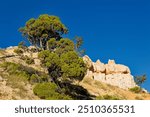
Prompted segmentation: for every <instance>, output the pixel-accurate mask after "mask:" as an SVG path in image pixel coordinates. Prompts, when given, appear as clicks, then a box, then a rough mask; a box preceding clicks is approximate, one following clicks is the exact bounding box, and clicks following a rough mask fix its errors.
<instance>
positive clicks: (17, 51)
mask: <svg viewBox="0 0 150 117" xmlns="http://www.w3.org/2000/svg"><path fill="white" fill-rule="evenodd" d="M14 52H15V53H16V54H18V55H21V54H23V50H22V49H21V48H17V49H14Z"/></svg>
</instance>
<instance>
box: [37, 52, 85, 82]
mask: <svg viewBox="0 0 150 117" xmlns="http://www.w3.org/2000/svg"><path fill="white" fill-rule="evenodd" d="M39 58H41V61H42V63H43V64H44V65H45V66H46V67H47V68H48V70H49V73H50V75H51V76H52V77H56V78H57V77H60V76H62V77H63V79H66V78H69V79H76V80H82V79H83V77H84V75H85V72H86V67H85V64H84V62H83V60H82V58H80V57H78V54H77V53H76V52H75V51H69V52H66V53H62V55H61V56H58V54H56V53H53V52H50V51H48V50H45V51H42V52H40V53H39ZM54 74H57V76H56V75H54Z"/></svg>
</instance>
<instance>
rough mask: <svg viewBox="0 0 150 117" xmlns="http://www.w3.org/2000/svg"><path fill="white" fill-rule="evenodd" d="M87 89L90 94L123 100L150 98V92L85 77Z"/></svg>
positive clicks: (83, 82)
mask: <svg viewBox="0 0 150 117" xmlns="http://www.w3.org/2000/svg"><path fill="white" fill-rule="evenodd" d="M80 85H81V86H83V87H84V88H85V89H87V90H88V91H89V93H90V94H92V95H95V96H97V97H99V98H100V99H103V96H104V97H105V95H108V96H107V97H110V98H114V99H117V98H118V99H121V100H141V99H143V100H150V94H143V93H138V94H136V93H134V92H131V91H128V90H124V89H121V88H119V87H116V86H112V85H109V84H105V83H102V82H100V81H94V80H93V79H91V78H85V79H84V80H83V81H82V82H81V83H80Z"/></svg>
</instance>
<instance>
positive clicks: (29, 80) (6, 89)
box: [0, 46, 150, 100]
mask: <svg viewBox="0 0 150 117" xmlns="http://www.w3.org/2000/svg"><path fill="white" fill-rule="evenodd" d="M17 50H18V47H17V46H16V47H9V48H6V49H1V50H0V99H4V100H7V99H12V100H14V99H17V100H20V99H26V100H29V99H30V100H38V99H40V98H41V99H43V98H42V97H38V96H37V94H36V93H35V92H34V91H33V89H34V87H35V86H36V84H37V83H35V82H37V81H38V82H39V79H38V78H41V79H42V81H40V82H43V81H44V80H47V78H48V77H49V76H48V71H47V69H46V68H44V67H43V66H42V64H41V62H40V60H39V58H38V52H37V51H36V50H35V47H33V46H30V47H28V49H27V50H26V51H22V52H21V51H17ZM102 71H103V70H102ZM103 72H106V70H104V71H103ZM117 72H118V71H117ZM121 72H122V71H121ZM124 73H125V74H130V71H129V70H127V72H124ZM87 74H88V72H87ZM100 74H101V73H100ZM105 74H106V75H109V73H105ZM119 74H122V73H120V71H119ZM87 76H88V77H87ZM106 78H107V77H106ZM120 78H122V77H120ZM131 78H132V77H131ZM41 79H40V80H41ZM49 82H50V81H49ZM116 82H117V81H116V80H115V82H114V83H116ZM118 82H119V80H118ZM123 82H126V80H123ZM127 82H128V81H127ZM111 83H112V82H111ZM116 84H117V83H116ZM121 86H122V85H121ZM125 86H129V88H132V87H130V86H136V85H135V84H134V83H133V81H132V83H131V85H128V84H126V85H125ZM125 86H123V87H120V85H118V86H115V85H114V86H113V83H112V84H109V83H108V82H101V80H94V79H93V78H92V77H89V75H86V77H84V78H83V80H82V81H80V82H76V81H74V83H73V84H72V85H70V87H71V89H70V90H69V91H70V92H71V91H73V92H75V93H78V92H80V93H83V94H85V95H84V96H87V97H84V96H83V95H82V94H81V95H80V96H78V97H84V98H81V99H113V100H114V99H123V100H124V99H125V100H135V99H138V100H149V99H150V94H148V93H147V92H146V91H144V90H143V91H142V90H141V91H139V92H138V93H134V92H131V91H129V89H128V87H125ZM68 87H69V86H68ZM124 87H125V88H124ZM54 93H55V92H54ZM35 94H36V95H35ZM70 94H71V95H77V94H73V93H70ZM57 96H58V97H59V96H60V97H61V96H62V95H58V93H57ZM48 99H50V98H48ZM66 99H71V98H70V97H67V96H66ZM77 99H79V98H77Z"/></svg>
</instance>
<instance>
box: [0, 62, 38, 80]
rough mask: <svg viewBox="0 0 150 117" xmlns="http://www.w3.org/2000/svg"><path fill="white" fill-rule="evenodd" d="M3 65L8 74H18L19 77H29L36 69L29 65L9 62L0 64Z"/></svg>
mask: <svg viewBox="0 0 150 117" xmlns="http://www.w3.org/2000/svg"><path fill="white" fill-rule="evenodd" d="M0 66H1V67H3V68H4V69H5V70H6V71H7V72H8V73H9V74H10V75H13V74H14V75H18V76H20V77H26V79H28V80H29V79H30V77H31V75H32V74H35V73H36V72H37V71H36V70H34V69H33V68H30V67H25V66H23V65H21V64H15V63H11V62H4V63H3V64H1V65H0Z"/></svg>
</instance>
